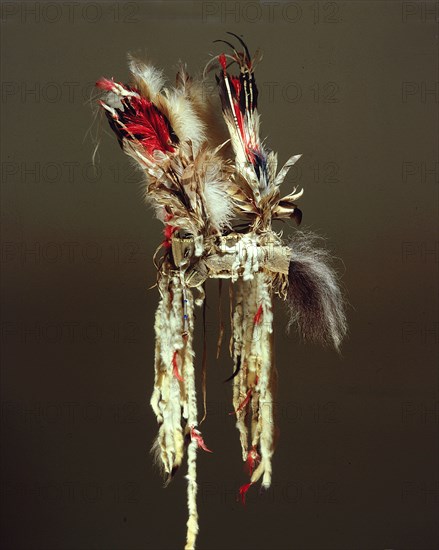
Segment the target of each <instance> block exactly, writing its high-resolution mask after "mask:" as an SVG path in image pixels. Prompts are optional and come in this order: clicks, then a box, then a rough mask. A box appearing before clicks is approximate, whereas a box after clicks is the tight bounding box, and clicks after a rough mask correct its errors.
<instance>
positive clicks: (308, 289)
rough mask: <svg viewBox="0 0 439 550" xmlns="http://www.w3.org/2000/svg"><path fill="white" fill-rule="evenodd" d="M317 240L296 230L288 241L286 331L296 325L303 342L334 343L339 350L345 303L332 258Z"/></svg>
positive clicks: (344, 322)
mask: <svg viewBox="0 0 439 550" xmlns="http://www.w3.org/2000/svg"><path fill="white" fill-rule="evenodd" d="M318 239H320V237H318V236H316V235H314V234H313V233H310V232H303V231H297V232H296V233H295V234H294V236H293V237H292V239H291V241H290V247H291V260H290V267H289V272H288V280H289V288H288V304H289V309H290V316H291V317H290V322H289V323H288V328H289V327H290V326H291V325H292V324H295V323H296V324H297V326H298V329H299V333H300V335H301V336H302V337H303V339H305V340H312V341H316V342H321V343H323V344H333V345H334V347H335V348H336V349H337V350H338V349H339V347H340V344H341V341H342V340H343V338H344V336H345V335H346V332H347V323H346V315H345V304H344V299H343V295H342V293H341V290H340V286H339V283H338V278H337V274H336V272H335V270H334V269H333V267H332V266H331V255H330V254H329V252H327V251H326V250H323V249H321V248H318V247H316V244H315V243H316V241H317V240H318Z"/></svg>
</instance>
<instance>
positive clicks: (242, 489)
mask: <svg viewBox="0 0 439 550" xmlns="http://www.w3.org/2000/svg"><path fill="white" fill-rule="evenodd" d="M252 485H253V483H252V482H250V483H246V484H245V485H241V487H240V488H239V496H240V497H241V502H242V504H243V505H244V506H245V496H246V494H247V491H248V490H249V489H250V487H251V486H252Z"/></svg>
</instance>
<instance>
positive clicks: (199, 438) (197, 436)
mask: <svg viewBox="0 0 439 550" xmlns="http://www.w3.org/2000/svg"><path fill="white" fill-rule="evenodd" d="M191 439H195V440H196V442H197V443H198V447H201V449H203V451H206V452H208V453H213V451H211V450H210V449H208V448H207V446H206V444H205V443H204V439H203V436H202V435H201V433H200V432H199V431H198V430H197V429H195V428H191Z"/></svg>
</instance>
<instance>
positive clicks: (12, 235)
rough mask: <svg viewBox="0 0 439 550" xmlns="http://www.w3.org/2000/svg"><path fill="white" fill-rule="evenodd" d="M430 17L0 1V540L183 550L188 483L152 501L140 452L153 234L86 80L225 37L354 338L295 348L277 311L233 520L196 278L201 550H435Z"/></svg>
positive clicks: (202, 52)
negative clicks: (269, 433)
mask: <svg viewBox="0 0 439 550" xmlns="http://www.w3.org/2000/svg"><path fill="white" fill-rule="evenodd" d="M437 6H438V5H437V3H435V2H399V1H385V2H375V1H349V2H343V1H335V2H280V1H279V2H256V1H248V2H241V3H238V2H184V1H182V2H173V1H168V2H153V1H151V2H136V1H135V2H126V3H123V2H108V3H98V2H85V3H82V2H70V3H63V2H59V3H55V2H52V3H49V4H46V3H43V2H28V3H22V2H3V3H2V5H1V9H2V19H3V21H2V27H1V29H2V36H1V46H2V48H1V49H2V53H1V58H2V66H1V76H2V104H1V105H2V128H1V138H2V156H1V169H2V217H3V229H2V249H1V250H2V262H3V267H2V274H3V277H2V304H3V308H2V350H3V352H2V353H3V369H2V424H1V429H2V476H3V481H2V495H3V497H2V498H3V501H2V516H3V529H2V542H1V548H2V549H5V550H165V549H166V550H168V549H172V550H174V549H178V548H182V547H183V543H184V538H185V522H186V514H187V512H186V504H185V499H186V495H185V479H184V472H181V473H180V474H179V475H178V477H177V479H175V481H174V482H173V483H172V485H171V486H170V487H168V488H167V489H166V490H165V489H163V488H162V483H161V479H160V476H159V473H158V472H157V471H156V470H155V469H154V467H153V465H152V459H151V457H150V455H149V448H150V445H151V442H152V439H153V437H154V434H155V432H156V424H155V418H154V416H153V413H152V410H151V409H150V407H149V397H150V393H151V389H152V382H153V366H152V362H153V315H154V310H155V307H156V304H157V291H156V289H152V290H148V288H149V287H150V286H151V285H153V284H154V282H155V271H154V268H153V264H152V255H153V252H154V251H155V248H156V246H157V245H158V243H159V242H160V241H161V238H162V236H161V226H160V224H159V223H158V222H157V221H155V220H154V219H153V214H152V212H151V210H150V209H148V208H147V207H145V205H144V204H143V200H142V193H141V189H142V186H141V175H140V174H139V173H137V172H136V171H135V170H134V169H133V168H132V166H131V164H130V162H129V160H128V158H126V157H125V156H124V155H123V154H122V152H121V151H120V149H119V147H118V145H117V143H116V140H115V138H114V136H112V135H110V133H109V130H108V129H107V124H106V121H101V123H99V122H98V121H97V120H96V121H95V122H94V123H93V109H95V105H96V103H95V101H94V98H92V93H94V92H92V85H93V83H94V82H95V80H96V79H98V78H99V77H101V76H107V77H114V78H115V79H116V80H121V81H125V80H126V79H127V78H128V71H127V65H126V53H127V52H128V51H131V52H133V53H137V54H140V55H144V54H148V55H149V56H150V58H151V59H152V60H153V61H154V62H155V63H156V64H157V65H158V66H160V67H163V68H164V69H165V70H166V72H167V74H168V75H169V76H170V78H171V79H172V78H173V73H174V69H175V64H176V62H177V61H178V60H179V59H180V58H181V59H182V60H186V61H187V62H188V64H189V70H190V71H191V72H192V73H197V71H200V70H201V69H202V67H203V66H204V64H205V63H206V62H207V61H208V60H209V58H210V55H211V54H212V53H219V51H220V49H221V46H219V45H216V44H212V41H213V40H214V39H216V38H226V34H225V33H226V31H227V30H230V31H233V32H235V33H239V34H241V35H242V36H243V37H244V38H245V40H246V41H247V42H248V44H249V47H250V48H251V50H252V51H254V50H255V49H256V47H260V48H261V49H262V50H263V53H264V59H263V61H262V63H261V64H260V66H259V67H258V69H257V73H256V77H257V82H258V86H259V90H260V111H261V113H262V135H263V136H267V141H268V143H269V145H270V146H271V147H272V148H273V149H275V150H277V151H278V153H279V159H280V163H283V162H284V161H285V160H286V159H287V158H288V157H289V156H290V155H291V154H293V153H302V154H303V158H302V159H301V160H300V162H299V163H298V164H297V169H296V170H294V171H293V172H292V173H291V176H290V177H289V178H287V181H286V183H285V184H284V185H285V187H284V189H285V191H286V192H287V191H288V186H290V187H292V186H293V185H300V186H303V187H304V189H305V194H304V197H303V199H301V200H300V208H301V209H302V210H303V213H304V221H303V225H304V227H306V228H309V229H312V230H315V231H317V232H319V233H320V234H322V235H324V236H325V237H326V238H327V245H328V246H329V247H330V248H331V249H332V250H333V251H334V253H335V254H336V255H337V256H338V257H339V258H340V259H341V260H342V262H339V268H340V270H341V271H342V273H343V284H344V286H345V288H346V291H347V294H348V297H349V302H350V307H349V310H348V316H349V325H350V336H349V339H348V340H347V341H346V343H345V345H344V347H343V351H342V356H341V357H339V356H337V354H336V353H334V352H333V351H331V350H324V349H321V348H320V347H318V346H314V345H304V344H302V343H301V342H300V341H299V340H298V338H297V335H296V334H295V333H294V332H292V333H291V334H290V335H287V334H286V332H285V326H286V324H287V316H286V312H285V309H284V307H283V305H282V304H281V303H278V304H277V305H276V311H275V316H276V334H275V337H276V362H277V367H278V371H279V387H278V394H277V399H276V409H277V413H278V423H279V427H280V434H281V435H280V439H279V443H278V447H277V451H276V454H275V458H274V464H273V466H274V477H273V488H272V489H270V490H269V491H268V492H266V493H262V494H260V495H258V491H257V490H254V491H250V492H249V493H248V498H247V506H246V507H245V508H243V507H242V506H241V505H240V504H239V503H237V502H236V490H237V488H238V487H239V486H240V485H241V484H242V483H244V482H245V480H246V476H245V475H244V472H243V468H242V464H241V459H240V447H239V441H238V435H237V432H236V430H235V427H234V418H233V417H232V416H229V414H228V412H229V411H230V410H231V387H230V385H228V384H224V383H223V380H224V379H225V378H226V377H227V376H228V375H229V374H230V371H231V368H232V367H231V361H230V359H229V357H228V354H227V349H226V348H227V346H225V347H224V349H223V351H222V354H221V357H220V359H219V360H218V361H216V360H215V359H214V350H215V347H216V338H217V333H218V318H217V305H218V299H217V284H216V283H215V282H210V283H209V284H208V293H209V301H208V314H207V315H208V317H207V332H208V342H209V343H208V346H209V353H210V360H209V370H208V409H209V412H208V417H207V420H206V421H205V423H204V424H203V426H202V429H203V434H204V437H205V441H206V443H207V445H208V446H209V447H210V448H211V449H213V450H214V453H213V454H204V453H201V452H200V455H199V482H200V490H199V508H200V510H199V511H200V523H201V532H200V536H199V548H200V550H201V549H204V550H223V549H228V550H235V549H240V550H245V549H251V550H266V549H271V550H287V549H288V550H352V549H355V550H385V549H393V550H402V549H404V550H433V549H436V548H438V526H437V523H436V520H437V515H436V514H437V511H438V510H437V508H438V471H437V470H438V469H437V459H438V446H437V428H438V409H437V395H438V394H437V390H438V371H437V358H438V313H437V255H438V244H437V243H438V233H437V190H438V173H437V161H438V158H437V153H438V134H437V130H438V93H439V92H438V83H437V80H438V76H437V71H438V51H437V25H436V23H435V21H436V20H437V16H438V14H437V10H438V8H437ZM206 89H207V90H208V91H212V90H213V84H212V82H211V83H210V88H209V86H207V87H206ZM91 98H92V101H90V99H91ZM95 136H98V137H99V139H100V147H99V151H98V156H97V166H96V168H95V169H93V167H92V162H91V161H92V153H93V147H94V142H93V138H94V137H95ZM284 231H285V234H288V233H290V232H292V231H294V228H293V227H289V226H285V227H284ZM226 288H227V286H226ZM224 308H225V309H226V311H227V304H226V301H224ZM225 316H227V313H226V315H225ZM200 317H201V315H200ZM200 321H201V319H198V321H197V323H198V325H197V337H198V343H197V346H198V347H197V350H198V352H199V353H198V358H200V355H201V353H200V352H201V338H200V336H201V322H200ZM227 334H228V333H227Z"/></svg>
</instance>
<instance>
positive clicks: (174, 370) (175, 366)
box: [172, 351, 183, 382]
mask: <svg viewBox="0 0 439 550" xmlns="http://www.w3.org/2000/svg"><path fill="white" fill-rule="evenodd" d="M177 357H178V351H174V355H173V356H172V373H173V375H174V376H175V378H177V380H179V381H180V382H183V378H182V376H181V374H180V372H179V370H178V363H177Z"/></svg>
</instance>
